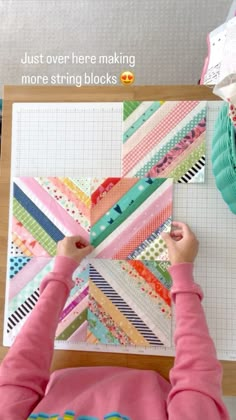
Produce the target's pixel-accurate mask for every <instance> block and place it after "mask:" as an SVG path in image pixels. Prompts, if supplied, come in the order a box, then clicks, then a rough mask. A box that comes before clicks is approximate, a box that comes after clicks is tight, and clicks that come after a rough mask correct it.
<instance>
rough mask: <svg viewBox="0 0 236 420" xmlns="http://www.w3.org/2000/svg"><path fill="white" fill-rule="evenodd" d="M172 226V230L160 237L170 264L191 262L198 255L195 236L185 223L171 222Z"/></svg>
mask: <svg viewBox="0 0 236 420" xmlns="http://www.w3.org/2000/svg"><path fill="white" fill-rule="evenodd" d="M172 226H173V227H174V228H175V229H174V230H172V231H171V232H170V233H166V232H163V233H162V235H161V236H162V238H163V239H164V241H165V242H166V245H167V248H168V253H169V259H170V262H171V264H172V265H174V264H179V263H185V262H193V261H194V259H195V257H196V256H197V253H198V240H197V238H196V236H195V235H194V233H193V232H192V231H191V229H190V228H189V226H188V225H186V224H185V223H181V222H173V223H172Z"/></svg>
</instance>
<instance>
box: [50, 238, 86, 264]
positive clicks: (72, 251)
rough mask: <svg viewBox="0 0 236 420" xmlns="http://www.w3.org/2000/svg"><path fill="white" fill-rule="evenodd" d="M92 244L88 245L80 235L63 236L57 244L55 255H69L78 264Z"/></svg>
mask: <svg viewBox="0 0 236 420" xmlns="http://www.w3.org/2000/svg"><path fill="white" fill-rule="evenodd" d="M92 250H93V246H92V245H89V244H88V243H87V242H86V241H85V240H84V239H83V238H82V237H81V236H70V237H65V238H64V239H62V241H59V242H58V244H57V256H62V257H69V258H72V259H73V260H75V261H76V262H77V263H78V264H80V263H81V261H82V259H83V258H85V257H86V256H87V255H89V254H90V253H91V252H92Z"/></svg>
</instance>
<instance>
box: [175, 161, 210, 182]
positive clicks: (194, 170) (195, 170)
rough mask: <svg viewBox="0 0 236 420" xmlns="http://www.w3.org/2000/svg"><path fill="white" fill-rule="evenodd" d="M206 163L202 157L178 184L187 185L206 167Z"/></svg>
mask: <svg viewBox="0 0 236 420" xmlns="http://www.w3.org/2000/svg"><path fill="white" fill-rule="evenodd" d="M205 161H206V158H205V156H202V157H201V158H200V159H199V160H198V161H197V162H196V163H195V164H194V165H193V166H192V168H190V169H189V170H188V171H187V172H186V173H185V174H184V175H183V176H182V177H181V178H179V179H178V183H180V184H186V182H189V181H190V180H191V179H192V178H193V177H194V176H196V175H197V174H198V172H199V171H200V170H201V169H202V168H203V167H204V166H205Z"/></svg>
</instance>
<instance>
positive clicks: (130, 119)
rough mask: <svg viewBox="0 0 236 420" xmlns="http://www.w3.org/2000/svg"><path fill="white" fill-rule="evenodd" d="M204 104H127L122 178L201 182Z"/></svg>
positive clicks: (201, 102) (203, 161)
mask: <svg viewBox="0 0 236 420" xmlns="http://www.w3.org/2000/svg"><path fill="white" fill-rule="evenodd" d="M206 106H207V103H206V101H166V102H164V101H155V102H137V101H134V102H133V101H126V102H124V105H123V148H122V175H123V176H127V177H132V176H135V177H143V176H150V177H163V178H173V179H174V180H175V182H180V183H186V182H203V181H204V167H205V152H206V144H205V139H206Z"/></svg>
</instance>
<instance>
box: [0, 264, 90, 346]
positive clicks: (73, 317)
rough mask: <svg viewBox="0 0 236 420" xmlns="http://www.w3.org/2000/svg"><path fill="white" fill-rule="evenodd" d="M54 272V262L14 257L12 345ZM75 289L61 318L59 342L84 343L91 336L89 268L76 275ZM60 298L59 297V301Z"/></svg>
mask: <svg viewBox="0 0 236 420" xmlns="http://www.w3.org/2000/svg"><path fill="white" fill-rule="evenodd" d="M52 269H53V258H50V257H34V258H28V257H25V256H23V257H22V256H21V257H19V256H18V257H10V259H9V277H10V278H9V282H8V292H9V293H8V304H7V318H6V331H5V333H6V336H7V339H8V340H10V341H12V340H13V339H14V338H15V337H16V335H17V334H18V332H19V331H20V329H21V328H22V326H23V324H24V323H25V321H26V319H27V317H28V316H29V314H30V313H31V312H32V310H33V308H34V307H35V305H36V303H37V301H38V299H39V286H40V283H41V282H42V280H43V278H44V277H45V275H46V274H48V273H49V272H50V271H52ZM73 279H74V282H75V285H74V287H73V289H72V290H71V292H70V295H69V298H68V299H67V302H66V304H65V307H64V309H63V311H62V313H61V315H60V319H59V323H58V327H57V331H56V340H63V341H68V342H81V341H85V340H86V336H87V308H88V286H89V283H88V279H89V267H88V266H87V268H84V269H81V268H78V269H77V270H76V271H75V272H74V275H73ZM55 298H56V297H55Z"/></svg>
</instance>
